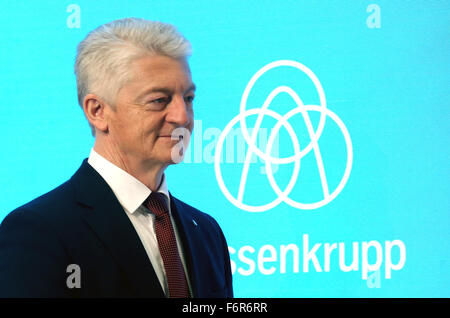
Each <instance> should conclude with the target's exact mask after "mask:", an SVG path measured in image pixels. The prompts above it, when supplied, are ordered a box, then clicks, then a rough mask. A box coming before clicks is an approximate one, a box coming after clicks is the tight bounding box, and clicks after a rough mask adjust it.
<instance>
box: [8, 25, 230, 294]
mask: <svg viewBox="0 0 450 318" xmlns="http://www.w3.org/2000/svg"><path fill="white" fill-rule="evenodd" d="M189 49H190V46H189V43H188V42H187V40H186V39H184V38H183V37H182V36H181V35H180V34H179V33H178V32H177V31H176V30H175V29H174V28H173V27H172V26H170V25H167V24H163V23H159V22H152V21H146V20H142V19H122V20H116V21H113V22H111V23H109V24H106V25H103V26H101V27H99V28H97V29H95V30H94V31H92V32H91V33H90V34H88V36H87V37H86V38H85V39H84V40H83V41H82V42H81V43H80V45H79V46H78V52H77V59H76V63H75V73H76V76H77V87H78V99H79V103H80V105H81V107H82V109H83V111H84V114H85V115H86V118H87V119H88V121H89V124H90V126H91V129H92V132H93V134H94V136H95V144H94V147H93V149H92V150H91V154H90V156H89V158H88V159H87V160H85V161H83V163H82V164H81V167H80V168H79V169H78V171H77V172H76V173H75V174H74V175H73V176H72V178H71V179H70V180H68V181H67V182H66V183H64V184H62V185H61V186H59V187H58V188H56V189H54V190H52V191H50V192H49V193H47V194H45V195H43V196H41V197H39V198H37V199H35V200H33V201H31V202H30V203H28V204H26V205H24V206H22V207H20V208H18V209H16V210H14V211H13V212H11V213H10V214H9V215H8V216H7V217H6V218H5V219H4V220H3V222H2V224H1V226H0V297H232V296H233V289H232V278H231V268H230V260H229V254H228V247H227V243H226V240H225V237H224V235H223V233H222V231H221V229H220V227H219V225H218V224H217V222H216V221H215V220H214V219H213V218H212V217H211V216H209V215H207V214H205V213H202V212H200V211H198V210H197V209H195V208H193V207H191V206H189V205H188V204H186V203H184V202H182V201H180V200H178V199H177V198H175V197H173V196H172V195H171V194H170V192H169V191H168V187H167V180H166V177H165V174H164V170H165V169H166V168H167V167H168V166H169V165H171V164H173V163H177V162H179V161H180V160H181V159H182V155H183V153H184V149H186V146H187V143H188V141H189V136H190V133H191V132H192V128H193V99H194V95H195V85H194V84H193V82H192V78H191V73H190V69H189V65H188V62H187V57H188V55H189Z"/></svg>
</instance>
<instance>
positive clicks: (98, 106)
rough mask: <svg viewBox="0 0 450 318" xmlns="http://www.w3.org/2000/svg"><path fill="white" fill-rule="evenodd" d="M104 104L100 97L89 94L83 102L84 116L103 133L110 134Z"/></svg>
mask: <svg viewBox="0 0 450 318" xmlns="http://www.w3.org/2000/svg"><path fill="white" fill-rule="evenodd" d="M105 107H106V103H104V102H103V101H102V100H101V99H100V97H98V96H97V95H95V94H87V95H86V96H85V97H84V101H83V111H84V114H85V116H86V118H87V120H88V121H89V123H90V124H91V126H92V127H93V128H94V129H95V130H97V131H101V132H104V133H106V132H108V122H107V118H106V116H105Z"/></svg>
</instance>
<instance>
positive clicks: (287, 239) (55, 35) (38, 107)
mask: <svg viewBox="0 0 450 318" xmlns="http://www.w3.org/2000/svg"><path fill="white" fill-rule="evenodd" d="M70 4H77V5H78V6H79V8H80V18H81V20H80V21H81V23H80V27H79V28H76V27H75V28H70V27H68V25H67V20H68V18H69V17H70V16H71V14H72V13H73V12H67V7H68V6H69V5H70ZM371 4H376V5H378V7H379V8H380V17H381V25H380V27H379V28H369V27H368V25H367V19H368V18H369V17H370V16H371V14H373V12H367V8H368V6H369V5H371ZM130 16H134V17H141V18H146V19H152V20H160V21H164V22H169V23H173V24H175V25H176V26H177V27H178V28H179V30H180V31H181V32H182V33H183V34H184V35H185V36H186V37H187V38H188V39H189V40H190V41H191V43H192V46H193V56H192V58H191V59H190V63H191V69H192V72H193V79H194V82H195V83H196V85H197V87H198V90H197V96H196V101H195V119H196V120H197V122H196V123H197V127H196V130H195V131H194V135H193V136H192V140H191V144H192V145H191V151H192V153H193V154H194V153H196V151H201V150H202V149H203V151H205V148H206V147H207V146H208V145H209V151H212V150H213V149H214V145H215V142H216V141H217V137H218V136H217V134H216V135H214V132H216V133H217V132H218V131H219V132H220V131H222V130H223V128H224V127H225V126H226V125H227V124H228V122H229V121H231V119H232V118H234V117H235V116H236V115H238V114H239V105H240V100H241V96H242V93H243V91H244V89H245V87H246V85H247V83H248V81H249V80H250V78H251V77H252V76H253V75H254V74H255V73H256V72H257V71H258V70H259V69H260V68H262V67H263V66H264V65H266V64H268V63H270V62H273V61H276V60H282V59H290V60H295V61H298V62H300V63H302V64H304V65H306V66H307V67H308V68H310V69H311V70H312V71H313V72H314V74H315V75H316V76H317V77H318V78H319V80H320V82H321V84H322V86H323V89H324V91H325V96H326V98H327V105H328V108H329V109H330V110H332V111H333V112H334V113H335V114H336V115H337V116H338V117H339V118H340V119H341V120H342V122H343V123H344V124H345V126H346V127H347V129H348V131H349V134H350V136H351V140H352V145H353V152H354V154H353V167H352V171H351V174H350V178H349V180H348V182H347V184H346V186H345V187H344V189H343V191H342V192H341V193H340V194H339V195H338V197H337V198H336V199H335V200H333V201H332V202H331V203H329V204H328V205H326V206H324V207H322V208H319V209H316V210H308V211H302V210H298V209H295V208H292V207H291V206H289V205H287V204H285V203H281V204H280V205H278V206H277V207H275V208H273V209H271V210H269V211H266V212H261V213H250V212H247V211H244V210H241V209H239V208H237V207H235V206H234V205H233V204H231V203H230V202H229V201H228V200H227V199H226V198H225V196H224V195H223V194H222V192H221V191H220V188H219V186H218V184H217V180H216V175H215V172H214V164H213V163H212V162H210V161H209V162H208V160H205V157H204V156H200V155H201V152H197V156H200V157H197V158H198V159H199V160H198V161H199V162H195V160H191V162H185V163H182V164H180V165H178V166H172V167H170V168H169V169H168V170H167V176H168V185H169V190H170V191H171V192H172V193H173V194H174V195H175V196H177V197H179V198H181V199H182V200H184V201H186V202H187V203H190V204H192V205H194V206H196V207H197V208H199V209H200V210H203V211H205V212H207V213H209V214H211V215H212V216H213V217H215V218H216V219H217V221H218V222H219V224H220V225H221V227H222V229H223V231H224V233H225V235H226V237H227V240H228V244H229V246H231V247H232V248H234V249H235V250H236V251H238V250H239V249H240V248H242V247H243V246H246V245H250V246H252V247H253V248H254V249H255V250H256V252H255V253H254V254H246V255H247V257H249V258H251V259H253V260H254V261H255V262H256V258H257V252H258V250H259V249H260V248H261V247H262V246H263V245H267V244H270V245H272V246H274V247H275V249H276V250H277V251H279V247H280V245H287V244H292V243H293V244H296V245H298V247H299V249H300V256H301V255H302V236H303V234H308V235H309V240H310V243H309V245H310V248H311V247H312V245H313V244H316V243H322V245H321V247H320V249H319V251H318V252H317V253H316V255H317V258H318V260H319V262H320V264H321V265H322V267H323V243H339V242H343V243H345V247H346V249H351V246H352V243H353V242H358V243H359V246H361V242H368V241H371V240H376V241H378V242H380V244H381V245H382V246H383V247H384V242H385V241H392V240H401V241H402V242H403V243H404V244H405V246H406V263H405V265H404V267H403V268H402V269H401V270H399V271H393V272H392V278H391V279H385V277H384V264H385V263H384V260H383V264H382V267H381V271H380V280H379V281H378V282H377V283H376V284H375V287H374V286H371V287H372V288H370V287H369V285H368V283H367V282H366V281H364V280H362V279H361V250H360V251H359V258H360V267H359V270H358V271H354V272H348V273H345V272H342V271H341V270H340V269H339V266H338V258H337V255H338V253H337V250H335V251H333V254H331V265H330V271H329V272H324V271H322V272H316V271H315V270H314V267H313V265H312V263H311V262H310V264H309V268H310V270H309V272H307V273H304V272H303V271H302V258H300V260H299V263H300V271H299V272H298V273H293V272H292V261H289V260H288V262H287V272H286V273H280V271H279V267H280V266H279V258H277V261H275V262H273V263H267V265H266V267H267V268H269V267H270V266H275V268H276V269H277V270H276V271H275V273H274V274H272V275H263V274H261V273H260V272H259V271H258V269H257V265H256V270H255V272H254V274H252V275H250V276H244V275H240V274H239V273H238V272H235V274H234V275H233V279H234V287H235V296H237V297H449V296H450V288H449V285H450V275H449V265H450V263H449V251H450V245H449V244H450V243H449V226H450V222H449V207H450V200H449V181H448V180H449V175H450V174H449V164H448V162H449V155H450V151H449V146H448V140H449V136H450V130H449V124H448V123H449V118H450V117H449V115H450V112H449V102H448V101H449V89H448V87H449V84H450V76H449V74H450V67H449V65H450V64H449V48H450V46H449V38H450V37H449V35H450V34H449V30H450V28H449V21H450V19H449V18H450V4H449V2H448V1H400V0H398V1H392V0H390V1H376V2H373V1H362V0H361V1H360V0H358V1H299V0H296V1H267V0H266V1H261V0H260V1H255V0H251V1H250V0H248V1H243V0H241V1H236V0H234V1H217V0H216V1H211V0H209V1H197V0H194V1H181V0H170V1H111V0H109V1H49V0H42V1H2V2H1V3H0V28H1V30H2V32H0V43H1V48H0V96H1V99H0V120H1V125H0V139H1V144H2V148H1V151H0V178H1V179H0V220H2V219H3V218H4V216H6V214H7V213H9V212H10V211H11V210H13V209H14V208H16V207H18V206H20V205H22V204H24V203H26V202H28V201H30V200H31V199H33V198H35V197H37V196H39V195H41V194H43V193H46V192H47V191H49V190H50V189H52V188H54V187H56V186H58V185H59V184H61V183H62V182H64V181H65V180H67V179H68V178H69V177H70V176H71V175H72V174H73V173H74V171H75V170H76V169H77V168H78V167H79V165H80V164H81V161H82V160H83V159H84V158H86V157H87V156H88V155H89V151H90V149H91V147H92V145H93V141H94V140H93V138H92V136H91V134H90V130H89V127H88V125H87V123H86V120H85V119H84V116H83V114H82V111H81V109H80V108H79V106H78V104H77V98H76V83H75V77H74V75H73V63H74V57H75V49H76V45H77V44H78V43H79V42H80V41H81V40H82V39H83V38H84V36H85V35H86V34H87V33H88V32H89V31H90V30H92V29H94V28H95V27H97V26H98V25H100V24H103V23H106V22H109V21H111V20H114V19H118V18H123V17H130ZM280 72H281V71H280ZM286 72H288V71H286ZM288 73H289V72H288ZM288 73H283V72H281V73H279V74H278V73H277V71H275V70H274V71H273V73H272V74H267V76H268V77H267V79H266V80H265V81H264V82H261V83H260V85H259V86H258V87H256V86H255V91H254V92H252V94H254V95H252V96H253V97H252V98H253V99H252V100H253V106H252V107H260V106H258V105H259V104H258V103H261V102H262V101H264V99H265V98H266V96H267V95H268V94H269V93H270V91H271V90H273V89H274V88H275V87H277V86H279V85H291V86H292V87H293V88H294V87H295V89H296V91H297V93H298V94H299V96H300V97H301V98H302V100H304V102H305V103H309V104H317V103H318V99H317V94H316V93H315V91H314V90H313V87H312V86H311V85H310V84H308V82H307V81H305V78H304V77H302V75H301V74H300V75H298V74H297V75H296V74H294V73H292V74H291V73H289V74H288ZM295 76H298V77H297V78H296V77H295ZM295 85H297V86H295ZM308 85H309V86H308ZM292 107H295V105H292V101H290V100H289V98H287V97H286V96H281V95H280V96H279V97H277V99H276V100H275V101H274V105H271V107H270V108H271V109H273V110H277V111H278V112H279V113H280V114H283V113H285V112H286V111H288V110H290V109H292ZM312 117H313V115H312ZM316 117H317V116H316ZM313 121H314V123H315V125H317V118H316V119H314V118H313ZM198 123H201V129H199V125H198ZM251 123H252V118H248V125H249V127H251ZM264 123H265V127H267V129H270V127H271V125H272V126H273V125H274V123H275V121H273V120H272V121H270V120H267V121H266V120H265V121H264ZM290 123H291V124H292V125H293V126H295V127H296V129H299V130H298V133H299V136H300V135H302V133H301V129H302V128H301V123H302V122H301V120H299V121H292V122H290ZM325 127H326V129H325V130H324V134H323V136H322V137H323V139H322V138H321V140H320V141H319V144H320V146H321V151H322V154H323V156H324V164H325V169H326V170H327V176H329V178H330V181H329V183H330V187H331V188H332V189H334V188H333V185H334V187H335V185H336V184H337V183H338V182H339V180H340V179H339V178H340V175H342V171H343V170H342V167H343V165H344V166H345V143H343V139H342V134H341V133H340V131H339V129H338V128H337V126H336V125H335V124H334V123H333V122H332V120H327V123H326V126H325ZM205 132H208V133H207V134H206V135H205ZM284 133H285V132H284ZM302 136H303V135H302ZM195 138H197V139H198V140H199V139H202V146H201V147H202V149H197V150H195V149H193V148H195V146H196V144H195V143H193V141H194V139H195ZM308 142H309V141H308V136H303V137H301V140H300V145H306V144H308ZM292 149H293V148H292V142H291V141H290V140H289V138H288V135H287V134H284V135H283V133H280V138H279V153H280V155H283V156H288V155H292V154H293V152H292ZM199 154H200V155H199ZM258 164H259V166H258ZM301 164H302V168H301V171H302V173H303V172H304V173H305V175H301V176H300V177H299V179H298V182H297V183H298V187H297V186H296V187H295V191H293V192H292V193H291V194H290V195H289V197H290V198H292V199H293V200H298V201H302V200H304V201H302V202H307V201H308V199H309V200H310V201H314V200H317V199H320V192H317V191H318V189H319V190H320V186H319V187H318V185H320V184H319V183H317V182H316V181H315V180H316V179H315V178H316V177H317V173H316V172H315V171H317V168H316V166H315V161H314V157H311V156H309V157H308V156H307V157H305V158H304V160H302V163H301ZM254 166H255V167H256V168H255V167H253V165H252V168H251V170H250V173H249V177H248V180H247V187H246V192H245V193H246V196H244V200H246V201H247V202H248V203H254V204H262V203H268V202H270V201H272V200H273V199H274V198H276V195H275V194H274V192H273V190H272V189H271V187H270V185H268V183H267V179H266V177H265V176H264V175H263V174H261V173H260V172H258V171H260V170H259V167H262V166H263V163H261V162H259V161H258V162H257V163H256V164H255V165H254ZM292 167H293V165H291V166H290V165H286V166H283V167H282V166H280V167H279V170H278V171H277V173H276V174H275V179H276V180H277V182H278V184H279V186H280V187H281V188H282V189H283V187H284V186H285V185H286V184H287V181H288V180H289V178H290V176H291V173H292ZM222 171H223V174H224V178H225V177H226V178H225V182H226V184H227V185H228V184H230V188H229V189H230V192H232V193H236V191H235V189H237V188H236V182H238V181H239V179H240V175H241V172H242V164H238V163H236V164H233V163H228V164H224V169H223V170H222ZM233 182H234V184H233ZM233 189H234V190H233ZM233 191H234V192H233ZM308 191H309V192H308ZM234 195H236V194H234ZM62 213H63V211H62ZM372 252H373V251H370V253H372ZM372 254H373V253H372ZM372 254H370V255H369V256H370V257H373V255H372ZM346 255H347V256H348V257H349V258H348V259H347V264H349V263H350V256H351V254H350V252H347V253H346ZM278 257H279V255H278ZM231 258H232V261H233V262H234V263H235V264H236V266H237V267H242V268H244V269H248V265H246V264H245V263H243V262H242V261H241V260H240V259H239V258H238V254H237V252H236V253H235V254H232V255H231ZM397 259H398V255H396V254H395V251H394V250H393V262H394V263H395V261H396V260H397Z"/></svg>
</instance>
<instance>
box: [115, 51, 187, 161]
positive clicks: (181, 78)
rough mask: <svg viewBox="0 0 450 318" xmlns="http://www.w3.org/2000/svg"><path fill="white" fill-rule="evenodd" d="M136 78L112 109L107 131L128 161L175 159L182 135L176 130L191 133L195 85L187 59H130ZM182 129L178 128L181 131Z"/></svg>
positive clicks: (128, 83) (163, 57)
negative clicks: (175, 152) (175, 134)
mask: <svg viewBox="0 0 450 318" xmlns="http://www.w3.org/2000/svg"><path fill="white" fill-rule="evenodd" d="M129 71H130V74H131V75H132V77H131V80H130V81H129V82H127V84H125V85H124V86H123V87H122V88H121V89H120V91H119V93H118V94H117V98H116V104H115V110H112V111H109V112H108V133H109V134H110V137H111V140H112V142H113V144H114V146H115V149H116V150H118V151H119V152H120V155H121V157H122V158H121V160H125V161H126V162H125V164H129V163H130V162H133V163H138V164H139V165H141V166H142V165H144V166H149V167H150V166H151V165H154V164H163V165H168V164H171V163H173V160H172V150H173V148H174V147H175V146H176V144H177V143H179V142H180V140H177V139H173V138H171V137H172V132H173V131H174V130H175V129H177V128H185V129H186V130H187V131H189V134H190V133H191V132H192V128H193V124H194V120H193V116H194V114H193V108H192V107H193V105H192V102H193V99H194V91H195V87H194V84H193V83H192V79H191V73H190V70H189V66H188V64H187V62H186V61H181V60H176V59H172V58H169V57H166V56H161V55H153V56H145V57H143V58H140V59H137V60H135V61H134V62H132V63H131V66H130V70H129ZM178 130H180V129H177V131H178Z"/></svg>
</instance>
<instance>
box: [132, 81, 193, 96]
mask: <svg viewBox="0 0 450 318" xmlns="http://www.w3.org/2000/svg"><path fill="white" fill-rule="evenodd" d="M195 90H196V86H195V84H192V85H191V86H189V87H188V89H187V90H186V91H185V92H184V93H187V92H191V91H193V92H195ZM151 93H164V94H166V95H171V94H172V90H170V89H168V88H166V87H152V88H149V89H147V90H145V91H143V92H142V93H141V94H139V96H138V97H137V98H136V99H141V98H143V97H144V96H146V95H148V94H151Z"/></svg>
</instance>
